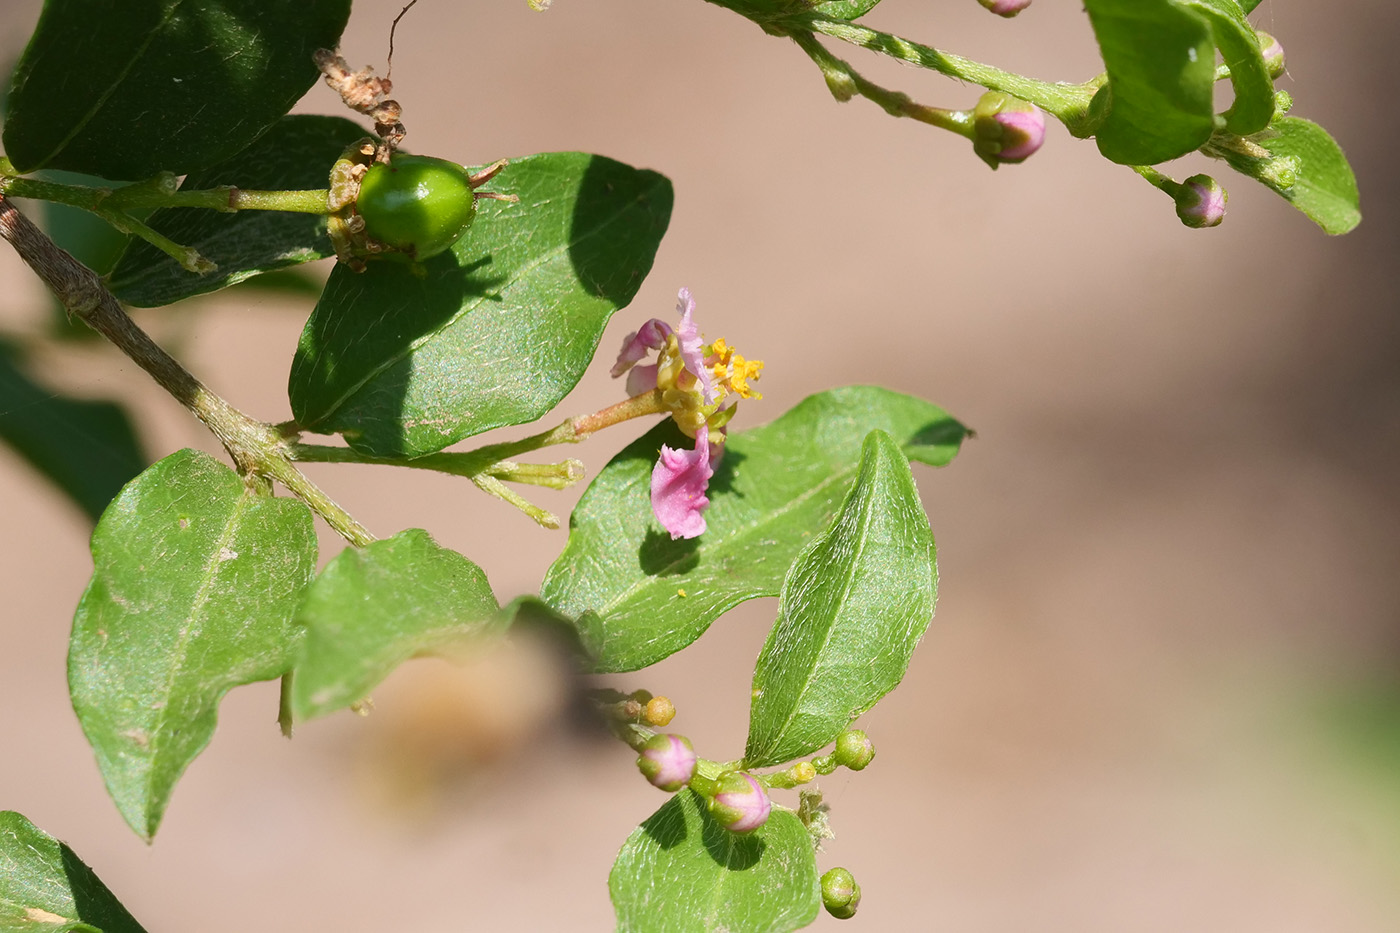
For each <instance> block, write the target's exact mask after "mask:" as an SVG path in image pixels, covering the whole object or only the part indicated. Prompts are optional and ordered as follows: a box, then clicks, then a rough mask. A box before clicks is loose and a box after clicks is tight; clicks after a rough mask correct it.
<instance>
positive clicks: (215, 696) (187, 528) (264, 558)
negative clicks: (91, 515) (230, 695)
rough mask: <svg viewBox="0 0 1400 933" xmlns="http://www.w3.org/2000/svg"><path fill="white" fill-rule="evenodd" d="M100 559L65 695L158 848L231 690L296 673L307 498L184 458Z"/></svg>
mask: <svg viewBox="0 0 1400 933" xmlns="http://www.w3.org/2000/svg"><path fill="white" fill-rule="evenodd" d="M92 556H93V563H94V565H95V567H94V570H93V575H92V581H91V582H90V583H89V584H88V588H87V591H86V592H85V593H83V598H82V600H81V602H79V603H78V612H77V615H76V616H75V617H74V619H73V637H72V642H71V644H70V646H69V650H68V686H69V690H70V692H71V693H72V697H73V709H74V710H75V711H76V712H77V714H78V721H79V722H80V723H81V724H82V727H83V732H84V733H86V735H87V738H88V741H89V742H90V743H92V747H93V749H94V751H96V752H97V764H98V767H99V769H100V770H101V771H102V777H103V780H105V781H106V783H107V790H108V792H109V793H110V794H111V795H112V799H113V800H115V801H116V804H117V809H118V810H120V811H121V814H122V816H123V817H125V819H126V821H127V823H129V824H130V825H131V828H132V829H134V830H135V831H136V832H137V833H138V834H139V835H140V836H142V837H143V838H145V839H150V838H151V837H152V836H153V835H154V834H155V831H156V828H157V827H158V826H159V825H160V820H161V816H162V815H163V814H164V813H165V807H166V804H167V802H168V801H169V799H170V794H171V792H172V791H173V790H174V787H175V782H176V781H177V780H178V779H179V777H180V775H181V774H183V773H184V770H185V768H186V767H187V766H188V765H189V763H190V762H191V761H193V760H194V758H195V756H197V755H198V754H199V753H200V752H201V751H202V750H203V749H204V747H205V746H206V745H207V744H209V739H210V738H211V737H212V736H213V734H214V726H215V723H216V720H217V717H218V706H219V701H220V700H221V699H222V698H223V695H224V694H225V693H227V692H228V691H229V689H230V688H232V687H236V686H239V685H240V684H246V683H252V682H253V681H258V680H271V679H273V678H275V677H278V676H280V675H282V674H283V673H285V672H286V671H287V670H288V669H289V668H290V667H291V660H292V657H291V649H292V646H293V642H294V634H295V630H294V629H293V627H292V614H293V612H294V611H295V610H296V606H297V602H298V600H299V599H300V597H301V593H302V591H303V589H304V588H305V587H306V584H307V582H308V581H309V580H310V579H311V574H312V572H313V570H314V569H315V565H316V536H315V534H314V532H313V530H312V527H311V512H310V510H309V509H307V507H306V506H305V505H303V504H302V503H301V502H300V501H298V500H296V499H279V498H272V497H270V496H262V495H255V494H252V493H250V492H248V491H247V490H246V489H245V487H244V484H243V481H242V480H241V479H240V478H239V477H238V475H237V474H235V473H234V472H233V471H232V470H230V469H229V468H228V467H225V466H223V465H222V464H220V463H218V462H217V461H216V460H214V459H213V458H212V457H210V456H208V455H207V454H203V453H199V452H198V451H194V450H182V451H179V452H178V453H174V454H171V455H170V456H168V457H166V458H165V459H164V460H161V461H160V462H159V463H157V464H156V465H155V466H153V467H151V468H150V469H148V470H146V472H144V473H142V474H141V475H140V476H139V477H137V478H136V479H135V480H133V481H132V482H131V483H130V484H129V485H127V487H126V488H125V489H123V490H122V493H121V495H120V496H118V497H117V498H116V500H115V501H113V503H112V505H111V506H110V507H109V508H108V509H107V511H106V512H105V513H104V514H103V516H102V520H101V521H100V522H98V523H97V530H96V531H95V532H93V536H92Z"/></svg>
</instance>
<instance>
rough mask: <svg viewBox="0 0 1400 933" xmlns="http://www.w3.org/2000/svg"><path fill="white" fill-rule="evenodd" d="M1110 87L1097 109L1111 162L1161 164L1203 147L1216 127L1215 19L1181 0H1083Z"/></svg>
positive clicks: (1099, 134)
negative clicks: (1213, 100) (1101, 114)
mask: <svg viewBox="0 0 1400 933" xmlns="http://www.w3.org/2000/svg"><path fill="white" fill-rule="evenodd" d="M1084 7H1085V9H1086V10H1087V11H1088V13H1089V22H1090V23H1091V24H1092V25H1093V27H1094V36H1095V38H1097V39H1098V43H1099V51H1100V53H1102V55H1103V60H1104V66H1105V67H1106V69H1107V71H1108V84H1107V85H1106V86H1105V87H1104V88H1103V89H1102V90H1100V91H1099V94H1098V95H1097V96H1096V97H1095V98H1094V106H1093V107H1092V108H1091V110H1100V109H1101V108H1103V107H1104V106H1105V105H1106V106H1107V113H1106V115H1105V116H1104V119H1103V122H1102V123H1101V124H1099V126H1098V128H1097V130H1096V131H1095V133H1096V136H1097V141H1098V147H1099V152H1101V153H1102V154H1103V156H1104V158H1106V159H1108V160H1109V161H1111V162H1118V163H1121V164H1125V165H1156V164H1157V163H1159V162H1166V161H1168V160H1169V159H1175V158H1176V157H1178V156H1182V155H1185V154H1186V153H1188V152H1190V151H1191V150H1193V149H1197V148H1199V147H1200V146H1202V145H1203V144H1204V143H1205V142H1206V140H1207V139H1209V138H1210V134H1211V131H1212V129H1213V128H1214V125H1215V113H1214V110H1213V109H1212V103H1211V95H1212V92H1213V90H1214V86H1215V44H1214V42H1213V34H1212V32H1211V26H1210V22H1209V20H1207V19H1206V17H1205V16H1203V15H1202V14H1200V13H1198V12H1196V11H1195V10H1191V9H1187V8H1186V7H1184V6H1181V5H1180V4H1179V3H1177V2H1176V0H1085V2H1084Z"/></svg>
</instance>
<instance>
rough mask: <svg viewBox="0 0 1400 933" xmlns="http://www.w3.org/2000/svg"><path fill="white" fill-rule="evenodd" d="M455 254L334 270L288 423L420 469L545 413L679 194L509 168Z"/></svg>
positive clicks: (652, 178)
mask: <svg viewBox="0 0 1400 933" xmlns="http://www.w3.org/2000/svg"><path fill="white" fill-rule="evenodd" d="M492 188H493V189H495V190H497V191H500V192H502V193H507V194H517V195H519V196H520V203H519V204H509V203H505V202H502V201H483V202H482V204H481V210H480V213H479V214H478V216H477V218H476V222H475V223H474V224H473V226H472V228H471V229H470V230H468V231H467V234H466V236H464V237H463V238H462V239H461V240H459V241H458V242H457V244H456V246H454V247H453V248H452V249H451V250H449V251H448V252H446V253H442V254H440V255H438V256H434V257H433V258H432V259H430V260H428V261H427V262H425V263H423V264H421V265H420V266H413V265H409V264H407V263H403V262H395V261H391V260H386V261H378V262H373V263H371V264H370V266H369V268H368V269H366V270H365V271H364V272H362V273H358V274H357V273H355V272H351V271H350V270H349V269H347V268H344V267H337V268H336V269H335V271H334V272H332V273H331V277H330V281H329V282H328V283H327V284H326V290H325V292H324V294H322V296H321V301H320V302H319V303H318V304H317V305H316V310H315V311H314V312H313V313H312V315H311V319H310V320H309V321H307V323H306V330H305V331H303V333H302V336H301V343H300V345H299V346H298V347H297V354H296V359H295V360H294V361H293V363H292V374H291V384H290V393H291V400H292V412H293V414H295V416H296V419H297V422H298V423H299V424H300V425H301V426H302V427H304V428H307V429H309V430H313V431H318V432H321V433H323V434H330V433H337V432H338V433H342V434H344V435H345V438H346V440H347V441H349V443H350V444H351V446H353V447H355V448H356V449H358V450H361V451H363V452H365V453H370V454H374V455H376V456H383V457H417V456H422V455H423V454H427V453H432V452H433V451H437V450H441V449H442V448H444V447H446V446H448V445H449V444H452V443H455V442H456V441H459V440H461V439H462V438H464V437H470V436H472V435H473V434H480V433H481V432H482V431H487V430H490V429H491V428H496V427H501V426H502V425H512V424H524V423H526V422H529V421H534V420H535V419H536V418H539V417H540V416H542V415H544V414H545V413H546V412H548V411H549V410H550V409H551V408H553V407H554V406H555V405H556V404H558V402H559V400H560V399H562V398H563V397H564V396H565V395H566V394H568V392H569V390H570V389H572V388H573V387H574V385H575V383H577V382H578V380H579V377H580V376H582V375H583V371H584V369H585V368H586V367H587V366H588V362H589V361H590V360H591V359H592V358H593V351H594V350H595V349H596V348H597V346H598V340H599V338H600V337H601V336H602V333H603V327H604V326H605V325H606V324H607V322H608V318H609V317H610V316H611V315H612V313H613V312H614V311H616V310H617V309H618V308H621V307H624V306H625V305H626V304H627V303H628V302H629V301H631V300H632V297H633V296H634V295H635V294H636V293H637V289H638V288H639V287H640V286H641V284H642V279H643V278H645V277H646V274H647V271H648V270H650V268H651V263H652V259H653V257H654V256H655V255H656V248H657V246H658V245H659V244H660V242H661V236H662V234H663V233H665V231H666V224H667V222H668V221H669V219H670V216H671V183H670V182H669V181H667V180H666V178H665V177H663V176H661V175H658V174H656V173H655V172H647V171H641V170H639V169H635V168H632V167H630V166H627V165H623V164H622V163H620V162H614V161H612V160H611V159H605V158H603V157H602V156H591V155H586V154H584V153H578V152H560V153H550V154H546V155H536V156H528V157H526V158H524V159H520V160H519V161H516V162H512V163H511V164H510V165H509V166H507V167H506V169H505V170H504V171H503V172H502V173H501V174H500V175H499V176H498V177H497V179H496V180H495V181H494V182H493V183H492Z"/></svg>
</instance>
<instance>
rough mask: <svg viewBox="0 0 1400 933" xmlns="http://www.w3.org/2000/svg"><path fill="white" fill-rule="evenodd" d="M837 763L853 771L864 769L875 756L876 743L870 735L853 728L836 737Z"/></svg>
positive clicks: (835, 753)
mask: <svg viewBox="0 0 1400 933" xmlns="http://www.w3.org/2000/svg"><path fill="white" fill-rule="evenodd" d="M834 757H835V758H836V763H837V764H838V765H840V766H841V767H843V768H850V769H851V770H852V771H862V770H864V769H865V766H866V765H868V764H870V761H871V759H873V758H874V757H875V745H874V743H872V742H871V741H870V736H868V735H866V734H865V733H864V732H862V731H860V730H859V729H851V730H850V731H848V732H843V733H841V734H840V735H838V736H837V737H836V751H835V752H834Z"/></svg>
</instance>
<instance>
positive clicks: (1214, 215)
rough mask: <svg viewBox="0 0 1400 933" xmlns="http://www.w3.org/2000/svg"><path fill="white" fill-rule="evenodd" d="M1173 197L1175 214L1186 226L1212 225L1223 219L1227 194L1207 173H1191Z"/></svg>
mask: <svg viewBox="0 0 1400 933" xmlns="http://www.w3.org/2000/svg"><path fill="white" fill-rule="evenodd" d="M1174 197H1175V199H1176V216H1178V217H1180V218H1181V222H1182V223H1184V224H1185V225H1186V226H1188V227H1194V228H1201V227H1214V226H1217V225H1218V224H1219V223H1220V221H1222V220H1224V219H1225V202H1226V201H1227V200H1228V199H1229V195H1228V194H1226V192H1225V189H1224V188H1222V187H1220V182H1218V181H1216V180H1215V179H1214V178H1211V177H1210V176H1209V175H1192V176H1191V177H1190V178H1188V179H1186V181H1184V182H1182V184H1181V187H1180V188H1178V189H1177V190H1176V194H1175V195H1174Z"/></svg>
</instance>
